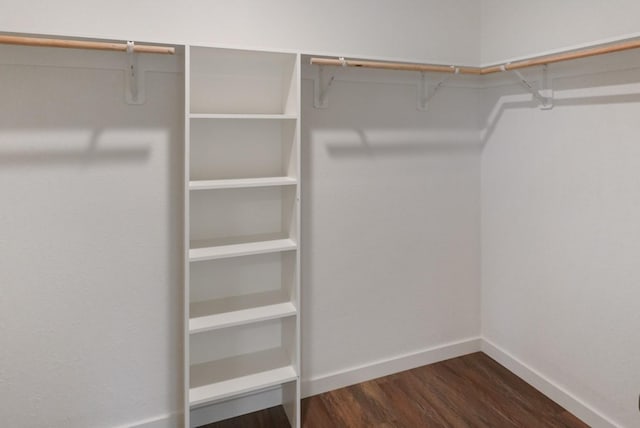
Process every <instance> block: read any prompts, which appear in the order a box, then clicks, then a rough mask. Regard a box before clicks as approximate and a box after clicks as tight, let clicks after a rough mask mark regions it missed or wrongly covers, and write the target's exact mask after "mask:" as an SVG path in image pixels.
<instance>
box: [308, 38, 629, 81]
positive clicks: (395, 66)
mask: <svg viewBox="0 0 640 428" xmlns="http://www.w3.org/2000/svg"><path fill="white" fill-rule="evenodd" d="M637 48H640V40H631V41H626V42H620V43H613V44H609V45H603V46H594V47H591V48H585V49H580V50H574V51H567V52H561V53H558V54H554V55H548V56H542V57H534V58H529V59H524V60H521V61H515V62H511V63H507V64H500V65H492V66H489V67H485V68H479V67H456V66H445V65H432V64H411V63H399V62H381V61H359V60H345V59H342V58H341V59H332V58H311V64H316V65H332V66H343V67H363V68H379V69H385V70H403V71H433V72H440V73H456V72H458V73H460V74H476V75H477V74H491V73H498V72H501V71H508V70H519V69H521V68H526V67H533V66H536V65H546V64H553V63H556V62H561V61H569V60H572V59H579V58H587V57H591V56H596V55H603V54H608V53H613V52H621V51H626V50H630V49H637Z"/></svg>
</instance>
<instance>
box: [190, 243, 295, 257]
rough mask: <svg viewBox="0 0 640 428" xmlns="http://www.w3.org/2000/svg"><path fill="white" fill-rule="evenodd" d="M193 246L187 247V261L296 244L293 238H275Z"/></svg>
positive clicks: (289, 247)
mask: <svg viewBox="0 0 640 428" xmlns="http://www.w3.org/2000/svg"><path fill="white" fill-rule="evenodd" d="M192 247H193V245H192ZM195 247H197V248H191V249H189V261H192V262H198V261H204V260H215V259H224V258H228V257H241V256H250V255H254V254H266V253H277V252H281V251H291V250H295V249H296V248H297V247H298V245H297V244H296V242H295V241H294V240H293V239H275V240H270V241H259V242H247V243H243V244H230V245H215V246H206V244H205V245H195Z"/></svg>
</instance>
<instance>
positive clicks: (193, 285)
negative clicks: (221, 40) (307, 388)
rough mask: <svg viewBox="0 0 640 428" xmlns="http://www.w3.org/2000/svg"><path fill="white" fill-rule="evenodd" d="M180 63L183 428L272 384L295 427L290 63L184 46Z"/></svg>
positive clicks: (293, 93)
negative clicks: (205, 411)
mask: <svg viewBox="0 0 640 428" xmlns="http://www.w3.org/2000/svg"><path fill="white" fill-rule="evenodd" d="M185 62H186V64H185V69H186V76H185V86H186V90H185V105H186V108H185V110H186V115H185V239H184V245H185V257H184V261H185V282H184V283H185V307H184V311H185V332H184V335H185V343H184V346H185V362H186V363H185V426H186V427H190V426H193V425H192V424H191V421H190V415H191V412H193V411H194V409H195V410H200V409H202V408H205V407H207V406H211V405H214V406H218V405H220V403H227V402H229V403H230V404H231V405H233V401H235V400H247V399H256V397H257V396H259V394H260V393H261V392H265V391H270V390H272V389H274V388H279V389H280V390H281V396H282V404H283V406H284V408H285V412H286V413H287V415H288V417H289V420H290V422H291V426H292V427H296V428H297V427H299V426H300V380H299V374H300V337H299V336H300V314H299V308H300V299H299V295H300V291H299V290H300V255H299V245H300V244H299V237H300V222H299V218H300V166H299V165H300V162H299V157H300V143H299V141H300V123H299V122H300V121H299V117H300V114H299V108H300V107H299V106H300V100H299V97H300V65H299V64H300V58H299V56H298V55H296V54H288V53H275V52H262V51H243V50H234V49H221V48H208V47H194V46H188V47H187V49H186V59H185ZM238 407H241V406H238ZM212 408H213V407H212ZM200 419H201V418H200ZM215 420H216V418H215V416H214V417H213V419H212V420H211V422H213V421H215Z"/></svg>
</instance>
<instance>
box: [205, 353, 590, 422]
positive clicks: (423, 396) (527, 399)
mask: <svg viewBox="0 0 640 428" xmlns="http://www.w3.org/2000/svg"><path fill="white" fill-rule="evenodd" d="M302 426H303V427H304V428H342V427H345V428H360V427H362V428H417V427H429V428H432V427H433V428H450V427H453V428H463V427H465V428H467V427H468V428H471V427H473V428H475V427H478V428H502V427H505V428H509V427H535V428H585V427H587V428H588V425H586V424H584V423H583V422H582V421H580V420H579V419H578V418H576V417H575V416H574V415H572V414H571V413H569V412H567V411H566V410H565V409H564V408H562V407H561V406H559V405H558V404H556V403H554V402H553V401H551V400H550V399H549V398H547V397H545V396H544V395H543V394H541V393H540V392H538V391H537V390H536V389H535V388H533V387H532V386H530V385H528V384H527V383H526V382H524V381H523V380H522V379H520V378H519V377H518V376H516V375H515V374H513V373H511V372H510V371H509V370H507V369H506V368H504V367H503V366H501V365H500V364H498V363H497V362H496V361H494V360H492V359H491V358H490V357H488V356H487V355H485V354H483V353H481V352H478V353H475V354H470V355H465V356H463V357H459V358H453V359H451V360H447V361H442V362H439V363H436V364H431V365H428V366H424V367H419V368H417V369H413V370H408V371H405V372H402V373H396V374H394V375H391V376H386V377H383V378H380V379H374V380H371V381H368V382H363V383H360V384H357V385H353V386H349V387H346V388H341V389H337V390H335V391H330V392H327V393H324V394H320V395H316V396H314V397H309V398H306V399H304V400H302ZM239 427H242V428H286V427H289V422H288V421H287V417H286V415H285V413H284V410H283V409H282V406H278V407H273V408H271V409H266V410H262V411H260V412H255V413H251V414H249V415H244V416H240V417H238V418H233V419H228V420H226V421H221V422H217V423H214V424H209V425H206V428H239Z"/></svg>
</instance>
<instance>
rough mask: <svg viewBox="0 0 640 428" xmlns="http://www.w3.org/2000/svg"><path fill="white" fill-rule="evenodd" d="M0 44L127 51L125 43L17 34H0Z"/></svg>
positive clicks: (156, 49)
mask: <svg viewBox="0 0 640 428" xmlns="http://www.w3.org/2000/svg"><path fill="white" fill-rule="evenodd" d="M0 44H4V45H22V46H42V47H51V48H71V49H94V50H101V51H120V52H127V44H126V43H109V42H89V41H83V40H64V39H43V38H36V37H19V36H4V35H0ZM134 52H136V53H153V54H166V55H173V54H175V48H173V47H169V46H151V45H135V47H134Z"/></svg>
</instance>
